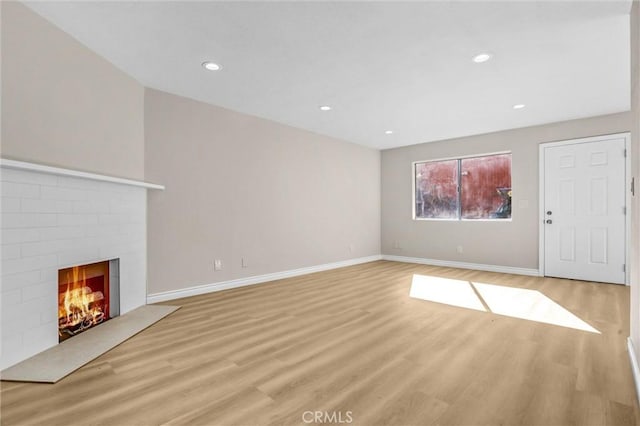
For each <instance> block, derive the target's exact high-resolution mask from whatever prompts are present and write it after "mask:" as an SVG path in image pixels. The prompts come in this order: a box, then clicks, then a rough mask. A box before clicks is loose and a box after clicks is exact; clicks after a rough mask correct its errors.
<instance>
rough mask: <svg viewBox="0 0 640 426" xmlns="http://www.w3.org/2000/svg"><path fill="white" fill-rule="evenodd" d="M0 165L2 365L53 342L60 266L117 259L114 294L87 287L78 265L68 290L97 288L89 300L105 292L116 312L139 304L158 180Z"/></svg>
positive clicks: (56, 330) (56, 336)
mask: <svg viewBox="0 0 640 426" xmlns="http://www.w3.org/2000/svg"><path fill="white" fill-rule="evenodd" d="M0 165H1V166H2V167H1V169H0V171H1V173H0V194H1V195H2V204H1V210H2V221H1V224H0V225H1V226H0V229H1V232H2V234H1V235H0V237H1V240H2V271H1V273H2V287H1V295H0V297H1V299H0V307H1V323H2V326H1V327H2V329H1V332H2V356H1V363H0V369H4V368H6V367H9V366H11V365H14V364H15V363H17V362H20V361H23V360H25V359H27V358H29V357H31V356H32V355H35V354H37V353H39V352H42V351H44V350H46V349H48V348H50V347H52V346H54V345H57V344H58V343H59V322H60V300H61V291H60V280H62V281H63V285H64V284H67V283H66V282H64V281H65V280H66V278H65V277H61V276H60V274H62V275H65V274H66V272H65V271H67V268H73V267H74V266H78V265H87V264H95V263H98V262H107V264H109V265H112V264H113V262H112V261H113V260H115V259H117V260H118V261H117V266H116V271H117V278H118V281H119V286H118V290H117V293H119V294H116V295H114V294H112V292H113V290H111V291H110V290H109V288H107V289H106V290H105V288H104V287H102V288H98V287H96V289H91V286H90V285H87V280H91V279H92V278H95V277H91V276H90V275H92V274H94V275H95V274H96V272H95V271H89V272H88V273H87V271H85V284H84V285H82V288H80V289H79V290H78V289H76V290H75V291H76V292H79V293H82V292H83V291H84V292H85V293H88V290H83V288H84V287H88V288H89V289H90V290H91V293H93V292H101V293H102V294H101V295H100V294H98V293H96V294H94V295H92V296H88V297H90V298H92V299H91V300H94V299H95V305H96V306H97V304H98V303H99V300H102V299H100V297H102V298H103V299H104V297H105V293H111V294H109V296H110V299H111V300H114V297H116V298H117V299H118V302H119V307H118V310H119V312H120V313H121V314H125V313H127V312H129V311H131V310H132V309H135V308H137V307H139V306H142V305H144V304H145V303H146V195H147V194H146V191H147V190H148V189H163V187H161V186H159V185H153V184H147V183H145V182H138V181H131V180H126V179H119V178H112V177H109V176H102V175H94V174H90V173H84V172H77V171H73V170H66V169H59V168H53V167H48V166H42V165H37V164H31V163H22V162H17V161H12V160H5V159H3V160H1V162H0ZM112 268H113V267H112ZM61 271H62V272H61ZM71 271H72V272H71V274H73V270H71ZM113 273H114V271H113V270H112V271H111V272H109V273H108V276H107V281H108V280H109V279H110V278H111V277H113ZM87 274H88V275H87ZM98 281H99V280H98ZM96 282H97V281H96ZM96 286H97V284H96ZM65 291H66V289H65ZM70 291H73V290H70ZM109 304H110V305H111V302H110V303H109ZM89 305H91V308H94V302H91V303H90V304H89V303H88V304H87V307H88V306H89ZM69 306H70V308H71V305H69ZM74 306H75V305H74ZM71 309H72V310H73V309H76V310H77V309H81V308H79V307H77V306H76V307H75V308H71ZM82 309H83V308H82ZM87 309H88V308H87ZM102 309H105V307H104V306H103V307H102ZM106 309H110V308H109V307H107V308H106ZM76 313H77V312H76ZM95 315H96V320H97V319H98V316H99V314H95Z"/></svg>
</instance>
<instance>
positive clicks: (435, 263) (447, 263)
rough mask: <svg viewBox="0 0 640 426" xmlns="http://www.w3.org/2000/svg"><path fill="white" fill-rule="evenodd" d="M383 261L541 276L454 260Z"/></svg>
mask: <svg viewBox="0 0 640 426" xmlns="http://www.w3.org/2000/svg"><path fill="white" fill-rule="evenodd" d="M382 259H383V260H391V261H393V262H405V263H419V264H422V265H431V266H445V267H448V268H461V269H475V270H477V271H489V272H501V273H503V274H516V275H530V276H534V277H539V276H540V271H538V270H537V269H528V268H515V267H513V266H498V265H483V264H481V263H467V262H456V261H452V260H437V259H424V258H421V257H406V256H393V255H389V254H383V255H382Z"/></svg>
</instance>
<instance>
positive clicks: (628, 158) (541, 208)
mask: <svg viewBox="0 0 640 426" xmlns="http://www.w3.org/2000/svg"><path fill="white" fill-rule="evenodd" d="M630 135H631V133H630V132H621V133H612V134H607V135H600V136H591V137H588V138H577V139H567V140H562V141H556V142H546V143H541V144H540V145H539V146H538V270H539V275H540V276H541V277H543V276H545V265H544V248H545V240H544V226H543V225H544V219H545V212H544V187H545V185H544V184H545V182H544V175H545V169H544V165H545V154H544V153H545V151H544V150H545V148H551V147H555V146H563V145H575V144H581V143H589V142H597V141H602V140H607V139H619V138H623V139H624V147H625V149H626V150H627V155H626V157H625V169H626V170H625V191H624V192H625V204H626V208H627V210H626V215H625V232H624V233H625V248H624V251H625V264H626V269H625V280H624V282H625V285H627V286H628V285H629V283H630V277H631V275H630V273H631V268H630V265H631V263H630V257H629V255H630V253H629V247H630V232H629V231H630V229H631V211H630V208H631V193H630V192H629V187H630V182H631V151H630V148H631V146H630V142H629V141H630V138H631V137H630Z"/></svg>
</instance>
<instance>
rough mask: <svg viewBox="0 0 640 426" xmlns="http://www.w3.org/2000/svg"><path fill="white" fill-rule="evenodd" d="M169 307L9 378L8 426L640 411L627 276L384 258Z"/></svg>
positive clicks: (538, 419) (508, 418) (440, 421)
mask: <svg viewBox="0 0 640 426" xmlns="http://www.w3.org/2000/svg"><path fill="white" fill-rule="evenodd" d="M413 274H420V275H427V276H440V277H448V278H453V279H459V280H464V281H474V282H483V283H489V284H497V285H501V286H510V287H514V288H525V289H532V290H537V291H539V292H541V293H543V294H544V295H546V296H548V297H549V298H551V299H552V300H554V301H555V302H557V303H558V304H560V305H562V306H563V307H564V308H566V309H568V310H569V311H571V312H572V313H573V314H575V315H577V316H578V317H579V318H581V319H582V320H584V321H586V322H587V323H589V324H590V325H591V326H593V327H594V328H595V329H597V330H598V331H600V333H601V334H597V333H591V332H586V331H581V330H575V329H572V328H566V327H561V326H556V325H548V324H543V323H539V322H534V321H527V320H522V319H516V318H510V317H507V316H500V315H496V314H494V313H489V312H482V311H477V310H471V309H465V308H459V307H454V306H449V305H444V304H439V303H433V302H429V301H425V300H420V299H412V298H410V297H409V291H410V287H411V283H412V277H413ZM168 304H181V305H182V306H183V307H182V309H180V310H179V311H177V312H176V313H174V314H172V315H171V316H169V317H167V318H165V319H164V320H162V321H161V322H159V323H157V324H156V325H154V326H152V327H150V328H149V329H147V330H145V331H143V332H142V333H140V334H139V335H137V336H135V337H134V338H132V339H131V340H129V341H127V342H125V343H123V344H122V345H120V346H118V347H117V348H115V349H114V350H112V351H110V352H109V353H107V354H105V355H103V356H102V357H100V358H98V359H96V360H95V361H93V362H91V363H90V364H88V365H86V366H85V367H83V368H82V369H80V370H78V371H77V372H75V373H73V374H72V375H70V376H68V377H67V378H65V379H63V380H62V381H60V382H58V383H57V384H55V385H46V384H25V383H10V382H2V385H1V394H0V396H1V398H2V401H1V413H0V415H1V419H2V425H22V424H29V425H31V424H43V425H44V424H46V425H89V424H102V425H156V424H172V425H173V424H175V425H179V424H189V425H191V424H193V425H249V424H256V425H285V424H304V421H303V420H304V419H303V415H304V413H305V412H306V411H322V412H327V413H328V415H329V416H332V415H333V416H336V417H333V419H334V420H340V419H341V420H342V421H343V422H346V421H348V420H350V419H352V420H353V423H352V424H360V425H378V424H380V425H382V424H386V425H431V424H433V425H454V424H455V425H520V424H522V425H632V424H636V422H637V419H638V417H637V413H638V409H637V404H636V399H635V391H634V385H633V379H632V376H631V370H630V367H629V360H628V356H627V353H626V343H625V339H626V337H627V336H628V335H629V326H628V321H629V290H628V288H626V287H624V286H615V285H606V284H596V283H588V282H580V281H570V280H558V279H550V278H536V277H525V276H516V275H505V274H497V273H488V272H477V271H469V270H457V269H450V268H439V267H429V266H422V265H411V264H404V263H393V262H385V261H380V262H374V263H369V264H364V265H358V266H353V267H348V268H342V269H337V270H333V271H327V272H320V273H316V274H312V275H307V276H303V277H297V278H291V279H286V280H280V281H275V282H273V283H269V284H262V285H257V286H252V287H245V288H240V289H235V290H229V291H224V292H219V293H212V294H208V295H203V296H197V297H192V298H188V299H182V300H180V301H172V302H169V303H168ZM306 416H307V417H306V419H307V420H309V419H311V417H312V416H313V414H307V415H306ZM337 416H340V417H337ZM325 420H327V419H326V418H325Z"/></svg>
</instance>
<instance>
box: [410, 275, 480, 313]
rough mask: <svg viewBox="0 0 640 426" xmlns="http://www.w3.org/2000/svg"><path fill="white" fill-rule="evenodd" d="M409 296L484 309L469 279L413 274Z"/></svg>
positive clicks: (477, 309)
mask: <svg viewBox="0 0 640 426" xmlns="http://www.w3.org/2000/svg"><path fill="white" fill-rule="evenodd" d="M409 296H410V297H413V298H414V299H422V300H428V301H431V302H438V303H444V304H446V305H453V306H458V307H461V308H467V309H475V310H476V311H486V309H485V308H484V306H483V305H482V302H481V301H480V299H478V296H476V292H475V291H473V287H471V283H469V281H462V280H452V279H449V278H441V277H430V276H426V275H417V274H414V275H413V282H412V283H411V291H410V293H409Z"/></svg>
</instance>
